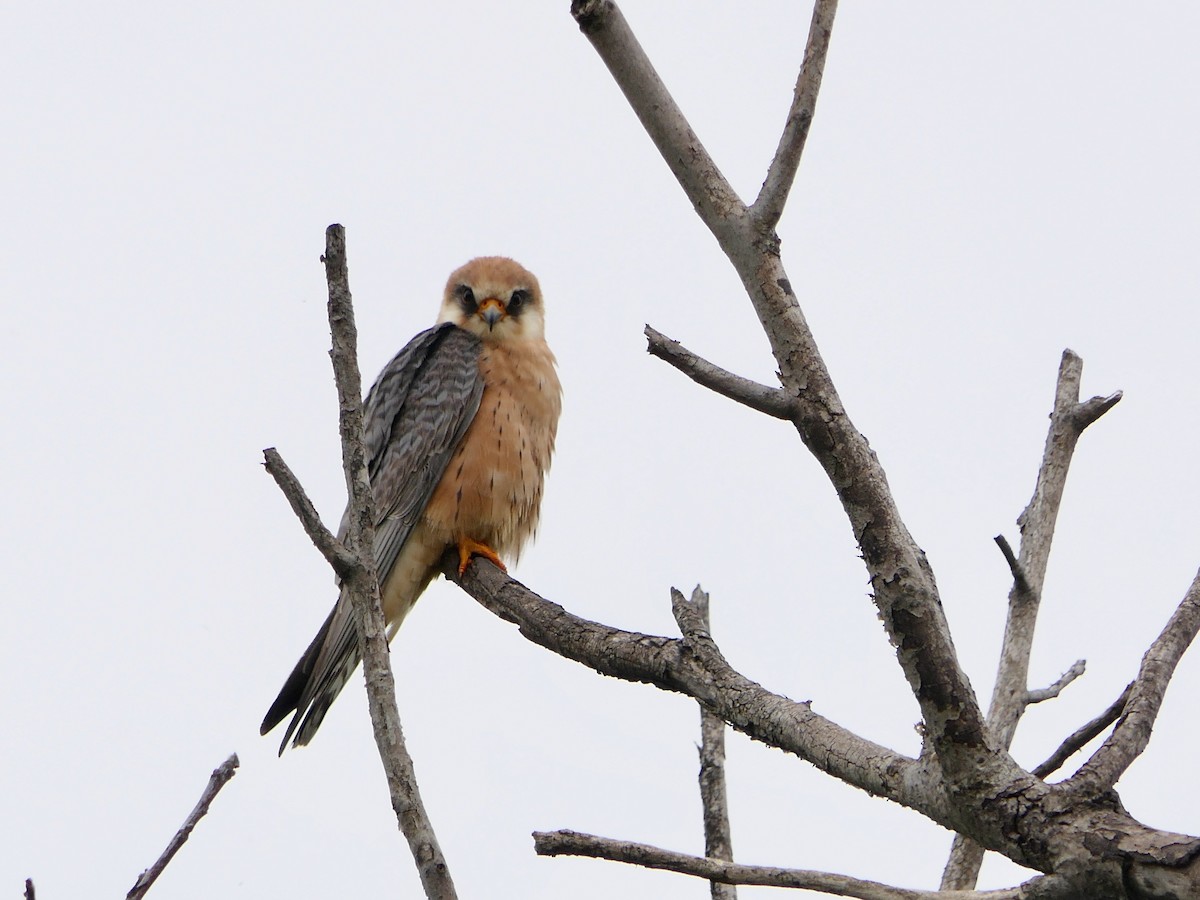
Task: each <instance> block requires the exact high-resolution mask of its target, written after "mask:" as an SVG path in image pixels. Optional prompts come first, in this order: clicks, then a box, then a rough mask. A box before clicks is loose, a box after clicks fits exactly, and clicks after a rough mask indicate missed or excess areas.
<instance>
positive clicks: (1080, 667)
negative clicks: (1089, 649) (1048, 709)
mask: <svg viewBox="0 0 1200 900" xmlns="http://www.w3.org/2000/svg"><path fill="white" fill-rule="evenodd" d="M1086 670H1087V660H1085V659H1077V660H1075V662H1073V663H1071V668H1069V669H1067V671H1065V672H1063V673H1062V676H1061V677H1060V678H1059V679H1058V681H1056V682H1054V684H1052V685H1050V686H1049V687H1044V688H1034V689H1032V690H1028V691H1026V692H1025V705H1026V706H1028V705H1029V704H1031V703H1043V702H1045V701H1046V700H1053V699H1054V698H1055V697H1057V696H1058V695H1059V694H1061V693H1062V692H1063V690H1064V689H1065V688H1066V687H1067V685H1069V684H1070V683H1071V682H1072V681H1074V680H1075V679H1076V678H1078V677H1079V676H1080V675H1082V674H1083V673H1084V672H1085V671H1086Z"/></svg>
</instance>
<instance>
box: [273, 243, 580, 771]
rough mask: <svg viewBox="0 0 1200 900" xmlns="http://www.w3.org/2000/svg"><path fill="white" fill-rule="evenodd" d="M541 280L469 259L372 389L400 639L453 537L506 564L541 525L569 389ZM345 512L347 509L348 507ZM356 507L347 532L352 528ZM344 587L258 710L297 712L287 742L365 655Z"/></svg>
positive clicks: (381, 522)
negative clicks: (429, 323)
mask: <svg viewBox="0 0 1200 900" xmlns="http://www.w3.org/2000/svg"><path fill="white" fill-rule="evenodd" d="M544 324H545V318H544V310H543V305H542V291H541V288H540V287H539V286H538V282H537V279H536V278H535V277H534V276H533V275H532V274H531V273H530V272H528V271H527V270H526V269H525V268H523V267H522V266H521V265H520V264H518V263H516V262H514V261H513V260H511V259H508V258H506V257H502V256H487V257H480V258H478V259H473V260H471V261H470V262H468V263H467V264H466V265H464V266H462V267H461V268H459V269H457V270H456V271H455V272H454V273H453V274H451V276H450V280H449V281H448V282H447V284H446V291H445V294H444V297H443V299H442V309H441V314H440V315H439V316H438V320H437V324H436V325H434V326H433V327H432V328H430V329H427V330H426V331H422V332H421V333H420V334H418V335H417V336H416V337H414V338H413V339H412V340H411V341H409V342H408V345H407V346H406V347H405V348H404V349H403V350H401V351H400V352H399V353H397V354H396V356H395V358H393V359H392V361H391V362H390V363H388V364H387V366H386V367H385V368H384V370H383V371H382V372H381V373H380V375H379V378H378V379H376V381H375V384H374V385H373V386H372V387H371V390H370V391H369V392H368V394H367V399H366V401H365V403H364V410H363V439H364V442H365V447H366V453H367V469H368V473H369V475H370V478H371V488H372V491H373V493H374V495H375V510H376V517H375V544H374V551H375V562H376V566H377V568H378V572H379V584H380V593H381V597H382V600H383V614H384V618H385V619H386V620H387V624H388V631H387V636H388V640H391V639H392V638H393V637H394V636H395V634H396V631H397V630H398V629H399V627H400V624H401V623H402V622H403V621H404V617H405V615H407V614H408V611H409V610H410V609H412V607H413V604H414V603H416V602H417V598H418V597H420V596H421V593H422V592H423V591H424V590H425V588H426V587H427V586H428V585H429V583H430V582H431V581H432V580H433V579H434V577H435V576H436V575H437V574H438V572H439V560H440V559H441V558H442V556H443V555H444V554H445V553H446V551H447V550H449V549H450V548H455V549H456V550H457V553H458V560H459V573H460V574H461V573H462V572H463V571H464V570H465V569H466V567H467V564H468V563H469V562H470V560H471V557H472V556H474V555H479V556H483V557H486V558H487V559H490V560H491V561H492V562H494V563H496V565H498V566H500V567H501V568H502V569H503V568H504V563H503V562H501V558H502V557H510V558H512V559H516V558H517V557H518V556H519V554H520V552H521V548H522V547H523V546H524V544H525V542H526V541H527V540H528V539H529V538H530V537H532V536H533V533H534V531H535V530H536V529H537V523H538V511H539V508H540V506H541V501H542V483H543V480H544V478H545V474H546V471H547V469H549V467H550V457H551V454H552V453H553V451H554V436H555V432H556V431H557V428H558V416H559V412H560V410H561V408H562V389H561V387H560V385H559V382H558V376H557V375H556V374H555V370H554V355H553V354H552V353H551V352H550V348H549V347H548V346H547V345H546V340H545V337H544ZM347 515H348V511H347ZM347 515H344V516H343V518H342V526H341V530H340V532H339V534H340V536H342V537H344V536H345V534H346V530H347ZM359 659H360V657H359V651H358V634H357V627H356V625H355V623H354V615H353V610H352V609H351V605H350V598H349V596H348V595H347V593H346V590H345V589H344V588H343V590H342V592H341V594H340V595H339V597H338V600H337V603H336V604H335V605H334V607H333V610H332V611H331V612H330V613H329V616H328V618H326V620H325V624H324V625H322V626H321V629H320V630H319V631H318V632H317V636H316V637H315V638H313V641H312V643H311V644H309V646H308V649H307V650H305V651H304V655H303V656H301V657H300V661H299V662H298V663H296V667H295V668H294V669H293V670H292V674H291V675H290V676H288V679H287V682H286V683H285V684H284V686H283V689H282V690H281V691H280V692H279V696H278V697H277V698H276V700H275V702H274V703H273V704H272V705H271V708H270V710H268V712H267V715H266V718H264V719H263V723H262V728H261V731H260V733H261V734H266V733H267V732H269V731H271V730H272V729H273V728H275V726H277V725H278V724H279V723H280V722H282V721H283V720H284V719H285V718H287V717H288V715H292V720H291V722H290V723H289V724H288V727H287V732H286V733H285V734H284V736H283V742H282V743H281V744H280V745H279V753H280V755H282V754H283V751H284V749H285V748H286V747H287V744H288V741H289V740H291V739H292V737H293V735H295V739H294V741H293V742H292V746H294V747H299V746H303V745H305V744H307V743H308V742H309V741H310V740H312V737H313V735H314V734H315V733H316V731H317V729H318V728H319V727H320V725H321V721H322V720H323V719H324V718H325V713H326V712H327V711H328V709H329V706H330V704H331V703H333V701H334V700H335V699H336V698H337V695H338V694H339V693H340V692H341V690H342V688H343V687H345V685H346V682H347V681H349V680H350V676H351V675H352V674H353V673H354V670H355V668H357V666H358V663H359Z"/></svg>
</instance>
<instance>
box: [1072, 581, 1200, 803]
mask: <svg viewBox="0 0 1200 900" xmlns="http://www.w3.org/2000/svg"><path fill="white" fill-rule="evenodd" d="M1197 632H1200V572H1197V573H1196V577H1195V578H1194V579H1192V584H1191V586H1190V587H1189V588H1188V590H1187V593H1186V594H1185V595H1184V597H1183V600H1182V601H1181V602H1180V604H1179V606H1178V607H1176V609H1175V612H1174V614H1173V615H1172V616H1171V619H1170V621H1168V622H1167V625H1166V627H1165V628H1163V630H1162V633H1161V634H1159V636H1158V637H1157V638H1156V639H1155V641H1154V643H1153V644H1151V645H1150V649H1149V650H1147V651H1146V654H1145V655H1144V656H1143V657H1142V664H1141V666H1140V667H1139V669H1138V675H1137V678H1136V679H1134V682H1133V687H1132V689H1131V690H1130V692H1129V700H1128V702H1126V704H1125V709H1124V711H1123V712H1122V714H1121V718H1120V720H1119V721H1118V722H1117V726H1116V727H1115V728H1114V729H1113V732H1112V734H1110V735H1109V736H1108V739H1107V740H1105V742H1104V743H1103V744H1101V745H1100V747H1099V748H1098V749H1097V750H1096V752H1095V753H1093V754H1092V756H1091V758H1090V759H1089V760H1088V761H1087V762H1085V763H1084V764H1083V765H1082V766H1080V768H1079V771H1078V772H1076V773H1075V774H1074V775H1072V776H1071V777H1070V778H1068V779H1067V780H1066V781H1064V782H1062V783H1061V784H1060V785H1058V787H1060V788H1062V789H1063V790H1065V791H1068V792H1070V793H1072V794H1075V795H1077V796H1080V795H1081V796H1086V797H1095V796H1098V795H1099V794H1101V793H1103V792H1104V791H1107V790H1108V789H1109V788H1111V787H1112V786H1113V785H1114V784H1116V783H1117V779H1118V778H1120V777H1121V775H1122V774H1124V772H1125V770H1126V769H1128V768H1129V766H1130V764H1131V763H1132V762H1133V761H1134V760H1135V759H1137V758H1138V756H1140V755H1141V753H1142V751H1143V750H1145V749H1146V746H1147V745H1148V744H1149V743H1150V731H1151V729H1153V728H1154V720H1155V719H1156V718H1158V711H1159V709H1160V708H1161V707H1162V700H1163V695H1164V694H1166V692H1167V686H1168V685H1169V684H1170V683H1171V676H1172V675H1174V674H1175V667H1176V666H1177V665H1178V664H1179V660H1180V659H1181V658H1182V657H1183V654H1184V653H1185V652H1186V651H1187V648H1188V647H1189V646H1191V643H1192V641H1193V640H1194V639H1195V637H1196V633H1197Z"/></svg>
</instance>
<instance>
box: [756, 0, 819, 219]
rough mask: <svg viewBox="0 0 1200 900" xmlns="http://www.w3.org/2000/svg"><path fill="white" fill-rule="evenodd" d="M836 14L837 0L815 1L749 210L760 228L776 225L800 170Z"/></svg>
mask: <svg viewBox="0 0 1200 900" xmlns="http://www.w3.org/2000/svg"><path fill="white" fill-rule="evenodd" d="M836 13H837V0H817V2H816V3H815V4H814V6H813V15H812V23H811V24H810V25H809V27H808V43H807V45H806V46H805V48H804V62H803V63H801V65H800V74H799V75H798V76H797V77H796V88H795V91H794V92H793V94H792V106H791V109H789V110H788V117H787V124H786V125H785V126H784V128H783V133H782V134H781V135H780V137H779V146H778V147H777V148H776V150H775V157H774V159H772V160H771V165H770V167H769V168H768V169H767V177H766V180H765V181H763V186H762V189H761V190H759V192H758V198H757V199H756V200H755V201H754V204H753V206H751V207H750V215H751V216H752V217H753V218H754V220H755V221H756V222H757V223H758V225H759V227H760V228H763V229H768V230H769V229H772V228H774V227H775V226H776V225H777V224H778V223H779V217H780V216H781V215H783V207H784V206H785V205H786V204H787V199H788V194H789V193H790V191H791V189H792V184H793V183H794V182H795V180H796V170H797V169H798V168H799V167H800V157H801V155H803V153H804V144H805V141H806V140H807V139H808V128H809V126H810V125H811V124H812V119H813V113H814V112H815V111H816V106H817V94H818V93H819V92H820V90H821V78H822V76H823V75H824V74H825V56H826V54H827V53H828V52H829V36H830V34H831V33H832V31H833V17H834V15H835V14H836Z"/></svg>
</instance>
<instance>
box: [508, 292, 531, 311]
mask: <svg viewBox="0 0 1200 900" xmlns="http://www.w3.org/2000/svg"><path fill="white" fill-rule="evenodd" d="M532 299H533V296H532V295H531V294H530V293H529V291H527V290H525V289H524V288H517V289H516V290H515V291H513V292H512V296H510V297H509V298H508V314H509V315H510V316H516V315H519V314H520V312H521V310H522V309H524V308H525V304H526V303H528V302H529V301H530V300H532Z"/></svg>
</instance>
